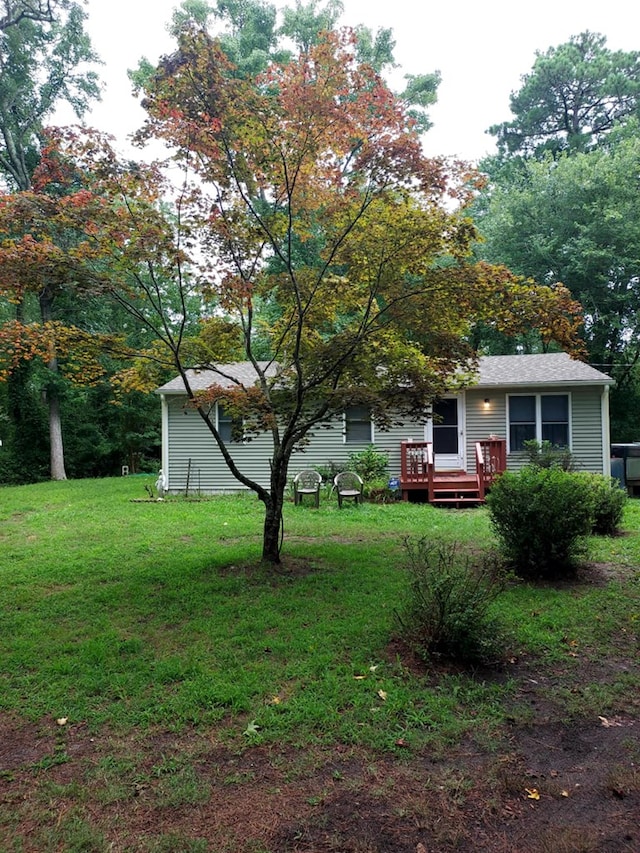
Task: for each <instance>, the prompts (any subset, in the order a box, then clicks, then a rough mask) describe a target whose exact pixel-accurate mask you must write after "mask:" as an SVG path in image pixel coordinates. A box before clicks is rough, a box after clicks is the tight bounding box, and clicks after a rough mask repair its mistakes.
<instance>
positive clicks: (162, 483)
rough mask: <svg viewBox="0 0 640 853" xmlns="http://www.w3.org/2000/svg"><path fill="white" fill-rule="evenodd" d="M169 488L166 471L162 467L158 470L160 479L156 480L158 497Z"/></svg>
mask: <svg viewBox="0 0 640 853" xmlns="http://www.w3.org/2000/svg"><path fill="white" fill-rule="evenodd" d="M166 490H167V481H166V480H165V476H164V472H163V471H162V468H161V469H160V470H159V471H158V479H157V480H156V492H157V493H158V497H159V498H161V497H163V495H164V493H165V492H166Z"/></svg>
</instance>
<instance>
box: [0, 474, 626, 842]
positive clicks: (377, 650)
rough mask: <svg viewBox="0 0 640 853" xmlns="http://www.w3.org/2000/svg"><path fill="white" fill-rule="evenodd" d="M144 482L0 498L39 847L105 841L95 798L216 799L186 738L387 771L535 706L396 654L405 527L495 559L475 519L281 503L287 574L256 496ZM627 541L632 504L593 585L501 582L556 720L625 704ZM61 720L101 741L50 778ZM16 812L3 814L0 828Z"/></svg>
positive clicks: (515, 646)
mask: <svg viewBox="0 0 640 853" xmlns="http://www.w3.org/2000/svg"><path fill="white" fill-rule="evenodd" d="M149 479H151V478H149ZM145 483H146V479H145V478H144V477H129V478H118V479H109V480H94V481H69V482H65V483H43V484H39V485H34V486H23V487H15V488H14V487H11V488H2V489H0V555H1V556H0V580H1V583H0V662H1V663H0V711H1V712H2V714H3V715H4V717H5V718H6V719H13V720H16V721H18V722H20V721H28V722H30V723H32V724H36V725H39V724H41V723H42V722H45V723H47V725H48V731H51V727H52V726H53V731H54V732H55V734H56V738H55V743H54V744H53V745H52V748H51V749H50V750H49V751H48V753H47V754H46V755H45V757H44V758H41V759H39V760H38V761H37V762H35V763H34V764H33V767H32V772H33V773H34V778H37V779H39V780H41V781H40V782H39V783H38V785H39V787H38V793H37V798H39V799H38V802H39V803H40V805H39V806H38V808H39V809H40V813H39V818H38V819H39V822H40V826H41V830H42V837H41V838H39V839H38V840H37V844H36V846H38V845H40V846H39V847H38V849H42V850H44V851H46V850H58V849H64V850H69V851H74V850H96V851H102V850H105V849H107V846H108V845H107V841H106V840H105V838H106V837H105V836H104V833H103V831H102V828H101V829H100V830H98V829H97V828H96V827H95V826H94V825H92V824H91V822H88V821H87V819H86V818H87V810H86V808H85V806H86V802H87V797H88V796H91V797H92V798H93V802H94V803H95V804H97V805H96V807H98V808H107V809H109V808H117V807H118V806H119V804H122V803H126V802H127V801H128V800H130V798H131V797H132V796H137V795H138V792H141V796H143V795H144V792H146V791H150V790H152V791H153V796H154V798H155V799H154V802H155V803H156V805H157V807H158V808H164V809H178V810H179V809H180V808H182V807H184V806H185V805H192V806H194V807H195V808H197V807H198V806H199V804H201V803H202V802H205V801H207V799H208V798H209V799H210V797H211V791H210V788H209V787H208V785H207V784H203V780H202V777H201V775H200V774H199V772H198V768H199V766H200V762H201V761H202V760H204V759H203V758H202V754H201V753H199V752H198V750H202V749H203V747H202V745H201V744H200V745H199V746H196V747H194V748H193V752H189V750H188V748H185V746H184V744H185V738H187V737H188V733H189V732H193V731H197V732H200V733H204V734H205V735H206V737H207V738H209V737H214V739H215V743H217V744H224V745H225V747H226V748H228V749H231V750H232V752H233V753H235V754H238V755H241V754H242V753H243V751H245V749H246V748H247V747H252V746H263V747H264V748H265V749H268V750H270V749H272V748H273V747H275V746H278V747H279V748H280V747H284V748H288V749H297V750H299V752H296V755H297V758H296V760H295V761H292V762H291V764H290V765H288V766H287V767H286V778H291V779H293V778H295V777H296V774H301V775H302V776H308V775H309V774H310V773H311V772H312V771H311V770H310V767H309V766H308V764H309V762H311V764H313V761H314V758H313V755H314V753H315V752H316V751H318V750H320V751H322V750H327V749H335V748H336V747H338V746H339V747H340V748H341V749H346V750H350V749H354V750H362V749H368V750H373V752H374V754H387V755H389V754H395V755H396V756H397V757H398V759H399V760H400V761H402V760H403V758H404V756H406V755H407V754H408V753H407V747H409V748H410V749H411V750H413V751H414V754H415V750H420V749H425V748H427V749H428V751H429V754H430V755H433V756H437V755H438V754H442V753H444V751H446V750H447V748H448V747H449V746H451V745H455V744H460V743H462V741H463V740H464V739H465V738H467V737H472V738H473V739H474V740H475V741H476V743H482V744H483V745H484V747H485V748H487V749H489V750H491V748H492V745H493V744H494V737H493V736H494V733H495V732H496V731H497V730H498V729H499V727H500V726H502V725H503V724H504V723H505V721H506V720H509V721H513V720H514V719H516V718H517V719H519V720H520V722H526V721H527V720H528V719H530V717H529V716H528V715H531V714H532V713H534V712H532V710H531V708H527V707H524V706H518V702H517V701H516V698H515V697H516V692H517V685H516V684H515V683H514V681H513V680H512V679H510V678H509V677H508V672H509V669H508V667H506V668H505V672H504V673H502V675H501V676H500V677H491V673H486V672H485V673H479V672H456V671H454V670H451V671H448V672H447V671H440V672H438V673H437V674H435V673H425V672H422V673H421V672H419V671H416V670H414V669H411V668H409V667H408V666H407V661H404V660H403V659H402V657H401V656H396V655H395V654H394V653H393V652H392V651H391V650H392V648H393V646H392V645H390V640H391V637H392V633H393V626H394V608H395V606H396V604H397V602H398V601H399V598H400V596H401V595H402V592H403V590H404V589H405V585H406V582H407V578H406V576H405V572H404V570H403V561H404V553H403V546H402V542H403V539H404V537H407V536H412V537H417V536H424V535H429V536H432V537H433V538H434V539H438V540H451V541H456V542H458V543H460V545H461V546H462V547H463V548H468V549H470V550H472V551H474V552H478V551H480V550H485V549H489V548H491V547H492V545H494V542H493V537H492V532H491V527H490V523H489V517H488V514H487V512H486V511H485V510H484V509H474V510H464V511H456V510H440V509H436V508H434V507H431V506H427V505H417V504H402V503H399V504H387V505H375V504H365V505H363V506H360V507H355V506H351V505H350V506H346V507H345V508H344V509H343V510H342V511H340V510H338V508H337V506H336V504H335V503H334V502H332V501H329V500H328V499H327V498H326V496H324V497H323V501H322V504H321V507H320V509H315V508H313V507H311V506H309V507H307V506H302V507H294V506H293V504H292V503H290V504H287V506H286V508H285V522H284V523H285V544H284V549H283V556H284V558H285V561H284V566H283V570H282V571H279V572H274V571H268V570H267V569H265V568H264V567H262V566H261V565H260V563H259V554H260V548H261V528H262V520H263V512H262V507H261V505H260V504H259V503H258V502H257V501H256V499H255V498H253V497H252V496H248V495H245V496H230V497H219V498H215V499H211V500H203V501H201V502H191V501H183V500H182V501H181V500H167V501H164V502H146V501H144V497H145V491H144V485H145ZM639 530H640V502H637V501H631V502H630V503H629V505H628V507H627V510H626V515H625V535H623V536H619V537H614V538H597V539H596V538H594V539H593V540H592V541H591V543H590V559H592V560H594V561H597V562H598V563H600V564H605V565H607V564H608V565H610V566H611V568H612V571H611V577H610V578H609V579H608V581H607V582H594V583H578V584H564V585H552V584H544V585H534V584H527V583H522V582H514V583H512V584H510V585H509V587H508V588H507V590H506V591H505V592H504V593H503V594H502V595H501V597H500V598H499V600H498V602H497V603H496V605H495V607H496V610H497V612H498V613H499V615H500V617H501V620H502V622H503V623H504V625H505V627H506V630H507V636H508V638H509V639H508V648H506V649H505V655H506V657H507V659H511V660H517V659H520V660H522V659H530V660H536V661H539V662H540V664H541V665H542V666H545V667H547V671H548V672H550V673H552V674H553V673H562V677H555V676H554V677H551V678H549V679H548V685H547V686H546V687H545V690H546V691H547V693H548V696H549V699H550V700H551V701H552V702H555V703H556V704H557V706H558V707H560V708H562V714H563V715H565V717H566V718H578V717H580V716H585V715H587V714H591V715H596V718H597V715H607V714H615V713H616V712H619V711H620V709H623V708H630V707H636V706H637V695H638V686H639V685H638V679H637V677H636V675H635V674H634V673H633V671H628V670H627V669H625V668H624V667H619V668H616V667H615V666H611V664H612V663H613V664H615V661H616V660H617V659H618V657H619V658H620V660H628V659H629V653H630V647H631V646H633V643H637V640H635V638H636V637H637V635H638V616H639V612H640V609H639V606H638V605H639V603H640V573H639V570H638V567H639V566H640V537H639V536H638V531H639ZM587 661H588V662H589V663H590V665H592V666H593V667H595V668H596V669H597V667H598V666H599V665H600V664H601V665H602V667H603V668H604V667H605V666H606V667H607V677H606V678H605V679H598V680H594V681H590V680H589V678H588V677H587V676H586V675H585V673H586V672H587V671H588V670H587V669H586V668H585V662H587ZM505 673H506V674H505ZM62 719H66V721H67V722H66V723H65V724H62V725H60V726H59V727H58V726H56V725H55V722H54V721H56V720H62ZM68 726H83V727H86V728H87V730H88V731H89V733H90V734H92V735H93V734H95V735H96V736H100V737H101V744H102V746H101V749H100V751H99V753H98V754H97V755H96V757H95V758H94V759H93V760H92V761H91V762H90V763H89V764H88V766H87V768H86V771H85V774H84V778H83V779H77V778H76V779H75V780H73V781H67V782H55V783H54V782H53V781H52V780H51V779H48V775H47V774H48V773H50V772H52V768H53V769H55V768H56V767H57V768H61V767H64V765H65V763H66V762H68V761H70V760H71V759H70V755H69V751H68V750H69V748H70V745H69V742H68V740H67V738H66V727H68ZM45 728H46V727H45ZM154 732H163V733H167V732H169V733H174V735H175V738H176V742H180V743H182V744H183V746H182V747H181V750H180V751H177V748H176V751H175V753H174V752H171V753H167V754H166V755H165V754H163V755H162V757H161V758H156V760H154V762H153V763H152V764H150V763H149V761H146V762H145V760H144V759H143V758H142V752H140V753H138V751H137V747H136V745H137V744H138V743H139V742H141V740H142V739H144V738H145V737H149V736H153V733H154ZM211 733H215V735H211ZM495 743H497V741H495ZM493 748H496V747H495V746H493ZM305 756H308V758H305ZM272 760H273V762H276V761H277V760H278V759H277V756H276V755H275V753H274V754H273V758H272ZM274 766H275V764H274ZM221 773H222V776H221V781H222V783H223V784H224V785H225V786H227V787H229V788H239V789H240V788H243V787H244V786H246V785H248V784H251V781H252V780H253V778H254V770H253V769H252V768H249V769H247V768H246V767H245V768H239V767H234V766H230V767H229V768H227V769H226V770H224V772H223V771H221ZM624 773H628V769H626V768H622V769H621V770H620V774H619V775H620V777H621V778H622V776H623V775H624ZM339 778H340V776H339V775H338V776H336V777H335V778H334V780H333V783H334V784H335V783H336V779H338V780H339ZM625 778H626V777H625ZM623 781H624V780H623ZM614 782H615V780H614ZM614 782H612V783H611V784H612V785H613V784H614ZM636 782H637V780H634V784H635V783H636ZM627 783H628V780H627V781H625V782H624V784H625V785H627ZM615 784H620V785H622V784H623V782H619V783H618V782H615ZM88 792H91V794H90V795H89V793H88ZM132 792H134V793H133V794H132ZM61 801H64V802H66V803H68V804H69V807H68V809H67V810H66V811H65V813H64V816H63V817H62V818H60V819H58V820H57V821H56V822H55V832H53V834H50V833H49V829H50V827H51V819H50V818H49V817H48V815H49V814H50V811H51V808H52V806H51V804H52V803H54V802H61ZM7 802H9V801H7ZM32 806H33V803H32ZM16 815H17V812H16V811H15V810H12V809H11V807H10V806H7V807H6V808H4V807H0V836H1V834H2V829H3V827H4V829H5V830H7V828H10V827H11V826H12V825H13V822H14V821H15V820H16V819H17V817H16ZM105 831H106V830H105ZM48 833H49V834H48ZM154 839H155V840H153V839H151V836H150V840H149V842H148V843H149V846H148V849H149V850H158V851H159V850H164V849H167V850H169V849H171V850H185V851H187V850H193V851H196V850H200V849H202V850H204V849H207V846H206V842H205V841H204V839H200V838H198V837H194V838H187V837H184V838H183V837H181V836H179V835H175V834H173V833H172V832H165V833H164V834H163V833H160V832H158V834H157V835H155V836H154ZM230 843H231V842H230ZM0 849H4V848H2V845H1V844H0ZM7 849H8V850H14V849H15V850H20V849H22V848H21V847H20V845H19V843H17V846H16V845H14V846H13V847H8V848H7ZM30 849H31V848H30ZM33 849H35V848H33ZM145 849H147V848H145ZM230 849H232V847H231V848H230Z"/></svg>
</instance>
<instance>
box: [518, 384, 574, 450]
mask: <svg viewBox="0 0 640 853" xmlns="http://www.w3.org/2000/svg"><path fill="white" fill-rule="evenodd" d="M512 397H534V399H535V418H536V419H535V433H536V434H535V436H534V439H535V441H537V442H539V443H542V441H543V438H542V398H543V397H566V398H567V439H568V444H567V447H568V448H569V450H571V449H572V444H573V440H572V432H573V430H572V428H571V411H572V405H571V393H570V392H569V391H534V392H528V393H527V392H524V391H523V392H521V393H518V394H507V413H506V414H507V429H506V432H507V453H524V452H525V451H524V450H513V449H512V447H511V417H510V400H511V398H512Z"/></svg>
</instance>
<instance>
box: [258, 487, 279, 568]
mask: <svg viewBox="0 0 640 853" xmlns="http://www.w3.org/2000/svg"><path fill="white" fill-rule="evenodd" d="M281 530H282V501H280V502H279V503H278V501H277V500H274V499H273V496H272V498H271V500H269V502H268V503H266V504H265V514H264V529H263V536H262V559H263V560H264V562H265V563H272V564H273V565H279V564H280V536H281Z"/></svg>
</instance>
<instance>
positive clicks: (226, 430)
mask: <svg viewBox="0 0 640 853" xmlns="http://www.w3.org/2000/svg"><path fill="white" fill-rule="evenodd" d="M217 429H218V433H219V434H220V438H221V439H222V440H223V441H224V443H225V444H233V443H234V442H239V441H242V418H234V417H232V416H231V415H230V414H229V413H228V412H225V410H224V406H223V405H222V404H221V403H218V424H217Z"/></svg>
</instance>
